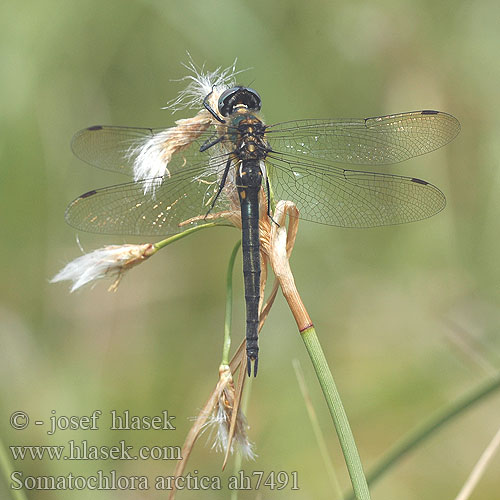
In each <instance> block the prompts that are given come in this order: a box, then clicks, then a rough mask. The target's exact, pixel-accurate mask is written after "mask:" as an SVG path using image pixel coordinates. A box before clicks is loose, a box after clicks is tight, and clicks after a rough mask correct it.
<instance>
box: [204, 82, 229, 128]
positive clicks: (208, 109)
mask: <svg viewBox="0 0 500 500" xmlns="http://www.w3.org/2000/svg"><path fill="white" fill-rule="evenodd" d="M213 93H214V88H213V87H212V91H211V92H210V94H207V95H206V96H205V99H203V106H204V107H205V109H206V110H207V111H208V112H209V113H210V114H211V115H212V116H213V117H214V118H215V119H216V120H217V121H218V122H220V123H226V122H225V120H223V119H222V118H221V117H220V116H219V115H218V114H217V113H216V112H215V111H214V110H213V109H212V107H211V106H210V104H208V98H209V97H210V96H211V95H212V94H213Z"/></svg>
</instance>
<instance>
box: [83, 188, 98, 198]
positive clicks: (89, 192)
mask: <svg viewBox="0 0 500 500" xmlns="http://www.w3.org/2000/svg"><path fill="white" fill-rule="evenodd" d="M96 193H97V191H96V190H95V189H92V191H88V192H87V193H83V194H82V195H81V196H80V199H82V198H88V197H89V196H92V195H94V194H96Z"/></svg>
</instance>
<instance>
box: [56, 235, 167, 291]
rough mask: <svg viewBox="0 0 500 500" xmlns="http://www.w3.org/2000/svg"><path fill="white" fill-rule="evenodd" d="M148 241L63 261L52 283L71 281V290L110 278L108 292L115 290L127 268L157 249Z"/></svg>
mask: <svg viewBox="0 0 500 500" xmlns="http://www.w3.org/2000/svg"><path fill="white" fill-rule="evenodd" d="M156 251H157V250H156V248H155V247H154V245H152V244H151V243H146V244H144V245H109V246H106V247H103V248H99V249H98V250H94V251H93V252H90V253H87V254H85V255H82V256H81V257H78V258H77V259H75V260H73V261H71V262H70V263H68V264H66V266H65V267H64V268H63V269H61V270H60V271H59V272H58V273H57V274H56V275H55V276H54V277H53V278H52V279H51V281H50V282H51V283H57V282H59V281H72V282H73V284H72V286H71V291H72V292H74V291H75V290H77V289H78V288H80V287H82V286H83V285H86V284H87V283H90V282H92V281H96V280H98V279H102V278H113V279H114V282H113V283H112V285H111V286H110V287H109V290H110V291H114V290H116V288H117V287H118V284H119V283H120V280H121V278H122V276H123V274H124V273H125V271H128V270H129V269H130V268H132V267H134V266H136V265H137V264H140V263H141V262H144V261H145V260H146V259H148V258H149V257H151V255H153V254H154V253H155V252H156Z"/></svg>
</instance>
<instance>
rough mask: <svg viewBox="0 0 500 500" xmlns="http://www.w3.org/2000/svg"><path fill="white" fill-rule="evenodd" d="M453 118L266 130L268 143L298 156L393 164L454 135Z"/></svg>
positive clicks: (430, 115)
mask: <svg viewBox="0 0 500 500" xmlns="http://www.w3.org/2000/svg"><path fill="white" fill-rule="evenodd" d="M459 131H460V123H459V121H458V120H457V119H456V118H455V117H454V116H452V115H449V114H447V113H442V112H440V111H431V110H424V111H412V112H409V113H400V114H395V115H387V116H378V117H373V118H364V119H351V118H345V119H332V120H330V119H326V120H296V121H289V122H283V123H278V124H276V125H271V126H269V127H268V128H267V129H266V135H267V138H268V140H269V142H270V144H271V147H272V148H273V149H274V150H276V151H280V152H284V153H289V154H294V155H296V157H297V158H298V161H300V157H302V158H303V157H306V156H310V155H312V156H316V157H319V158H325V159H328V160H329V161H333V162H339V163H347V164H354V165H385V164H391V163H399V162H401V161H404V160H408V159H410V158H413V157H415V156H420V155H423V154H425V153H429V152H431V151H434V150H436V149H438V148H440V147H442V146H444V145H445V144H447V143H448V142H450V141H451V140H452V139H453V138H455V137H456V136H457V134H458V133H459Z"/></svg>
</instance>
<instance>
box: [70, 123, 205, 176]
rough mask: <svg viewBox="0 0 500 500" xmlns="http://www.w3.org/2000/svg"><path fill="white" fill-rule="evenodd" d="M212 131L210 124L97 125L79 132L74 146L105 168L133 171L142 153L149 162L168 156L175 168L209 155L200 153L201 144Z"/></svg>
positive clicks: (80, 154) (170, 167)
mask: <svg viewBox="0 0 500 500" xmlns="http://www.w3.org/2000/svg"><path fill="white" fill-rule="evenodd" d="M213 134H214V131H213V129H212V128H211V127H210V126H209V124H193V125H191V126H190V127H189V128H187V126H181V125H179V126H177V127H172V128H166V129H152V128H135V127H113V126H104V125H95V126H93V127H89V128H86V129H83V130H80V131H79V132H77V133H76V134H75V135H74V136H73V139H72V141H71V149H72V150H73V153H74V154H75V156H77V157H78V158H80V160H83V161H85V162H86V163H89V164H90V165H93V166H95V167H98V168H102V169H104V170H111V171H113V172H120V173H123V174H126V175H134V171H135V170H136V167H137V165H136V161H137V159H138V157H139V156H140V155H141V154H142V155H143V156H142V157H141V158H142V159H146V158H144V155H149V157H148V158H147V159H146V161H149V162H151V161H153V162H154V161H160V162H161V161H163V162H164V163H165V164H166V163H167V162H166V161H165V160H166V159H167V158H168V170H169V171H170V172H172V171H175V169H176V168H177V167H181V166H183V165H185V164H186V163H190V164H192V163H197V162H200V161H201V160H202V159H203V158H206V153H205V154H203V153H200V146H201V145H202V144H203V143H204V142H205V141H206V140H208V138H209V137H211V136H213ZM190 145H192V146H193V147H188V146H190Z"/></svg>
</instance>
